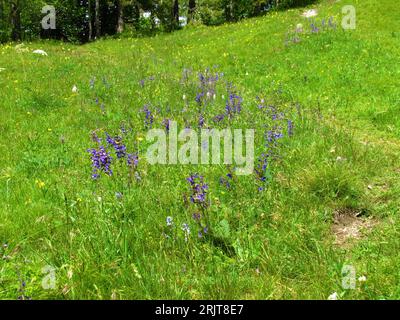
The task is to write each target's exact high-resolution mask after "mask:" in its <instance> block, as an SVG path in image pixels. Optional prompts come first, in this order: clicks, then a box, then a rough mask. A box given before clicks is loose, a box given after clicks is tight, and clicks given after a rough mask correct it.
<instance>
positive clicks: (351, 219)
mask: <svg viewBox="0 0 400 320" xmlns="http://www.w3.org/2000/svg"><path fill="white" fill-rule="evenodd" d="M376 224H377V222H376V221H375V220H374V219H372V218H371V217H368V216H366V215H365V212H364V211H363V210H361V209H360V210H357V209H350V208H341V209H338V210H336V211H335V215H334V222H333V226H332V233H333V234H334V236H335V245H337V246H340V247H348V246H349V245H350V244H352V243H353V242H354V241H357V240H360V239H361V238H362V237H363V236H365V234H366V233H368V232H370V231H371V229H372V228H373V227H374V226H375V225H376Z"/></svg>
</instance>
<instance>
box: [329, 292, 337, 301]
mask: <svg viewBox="0 0 400 320" xmlns="http://www.w3.org/2000/svg"><path fill="white" fill-rule="evenodd" d="M338 299H339V296H338V294H337V292H334V293H332V294H331V295H330V296H329V297H328V300H338Z"/></svg>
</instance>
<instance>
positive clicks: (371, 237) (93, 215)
mask: <svg viewBox="0 0 400 320" xmlns="http://www.w3.org/2000/svg"><path fill="white" fill-rule="evenodd" d="M345 4H352V5H354V6H355V7H356V10H357V28H356V29H355V30H343V29H342V28H341V27H340V23H341V19H342V14H341V8H342V6H343V5H345ZM315 7H316V8H317V9H318V12H319V14H318V16H317V17H316V21H315V23H316V25H317V27H318V28H319V31H318V32H312V27H311V26H310V21H307V20H306V19H305V18H303V17H301V16H300V14H301V13H302V12H303V10H304V9H295V10H289V11H286V12H277V13H272V14H270V15H268V16H266V17H262V18H257V19H250V20H246V21H243V22H241V23H237V24H231V25H224V26H220V27H215V28H207V27H196V28H187V29H185V30H182V31H179V32H176V33H174V34H171V35H160V36H157V37H153V38H147V39H110V40H103V41H98V42H96V43H92V44H88V45H85V46H74V45H69V44H60V43H52V42H38V43H25V44H24V45H23V46H18V47H16V45H15V44H9V45H4V46H0V70H1V71H0V111H1V116H0V137H1V140H0V155H1V162H0V244H1V245H2V248H1V249H0V298H7V299H16V298H18V297H20V298H29V297H30V298H32V299H43V298H61V299H109V298H115V299H158V298H162V299H283V298H286V299H327V297H328V296H329V295H330V294H332V293H333V292H337V293H338V294H339V296H340V297H341V298H343V299H398V298H400V285H399V281H400V273H399V268H398V266H399V264H400V255H399V252H400V251H399V248H400V240H399V239H400V237H399V232H400V228H399V226H400V225H399V222H400V218H399V205H400V179H399V178H400V161H399V156H400V90H399V88H400V46H399V42H400V31H399V28H398V27H399V21H400V19H399V18H400V10H399V9H400V4H399V3H397V2H396V1H393V0H381V1H373V0H363V1H339V2H333V1H321V3H320V4H319V5H317V6H315ZM330 17H333V20H331V22H332V24H331V25H330V24H328V21H329V18H330ZM323 19H325V21H324V22H325V27H323V26H322V23H323ZM299 23H302V24H303V29H304V30H303V32H302V33H300V34H295V32H294V30H295V29H296V25H297V24H299ZM333 23H336V27H334V26H333ZM314 31H316V30H314ZM297 37H298V38H297ZM35 49H43V50H45V51H46V52H47V53H48V56H40V55H35V54H32V51H33V50H35ZM1 68H3V69H1ZM206 68H210V71H209V73H213V74H215V73H216V72H218V73H219V75H220V76H221V74H220V73H223V76H221V80H218V81H217V84H216V97H215V99H213V98H211V99H209V101H208V100H207V106H206V107H204V106H202V107H200V109H201V110H199V106H198V104H197V103H196V101H195V98H196V95H197V93H198V90H199V88H198V73H199V72H202V73H203V74H204V72H205V69H206ZM227 83H232V84H233V85H234V86H235V92H236V93H237V94H238V95H239V96H240V97H241V98H242V99H243V103H242V111H241V113H240V114H236V115H235V116H234V117H232V119H228V120H227V119H225V120H223V121H221V123H216V122H215V121H213V118H214V117H215V116H216V115H218V114H221V113H223V112H224V110H225V105H226V99H227V98H228V96H229V92H227V90H226V85H227ZM73 86H76V87H77V89H78V91H77V92H72V88H73ZM257 97H259V99H258V100H257ZM203 99H207V98H203ZM261 99H263V100H264V102H261V101H260V100H261ZM145 105H148V110H150V112H151V117H153V118H154V119H153V121H154V123H152V126H153V127H154V128H164V126H163V123H164V124H165V120H166V119H173V120H176V121H177V122H178V123H179V125H180V126H182V127H184V126H185V125H186V126H190V127H192V128H196V127H198V125H199V120H200V119H199V117H200V116H199V112H200V113H201V115H202V117H204V122H205V124H204V126H206V127H215V128H225V127H228V126H230V127H233V128H254V129H256V155H257V157H259V156H261V154H262V153H263V152H265V141H264V138H265V134H266V133H267V132H268V131H266V130H268V128H271V127H273V126H274V125H275V124H276V122H274V121H276V120H271V117H270V114H269V113H268V112H267V111H266V110H268V106H270V105H273V106H274V107H275V109H274V110H275V111H276V112H278V111H279V112H283V113H284V116H283V118H282V119H280V120H279V121H280V122H279V126H281V127H282V131H283V138H281V139H280V140H279V143H278V147H277V150H275V151H276V153H277V156H276V157H275V158H274V159H273V160H271V161H270V163H269V165H268V170H267V172H266V173H265V180H266V181H262V179H260V178H261V177H260V176H257V175H250V176H233V178H232V179H231V178H230V177H228V176H227V174H229V173H230V171H229V170H230V168H227V167H225V166H223V165H220V166H204V165H199V166H181V165H177V166H165V165H149V164H148V163H147V162H146V160H145V158H144V156H143V152H145V150H146V148H147V147H148V145H149V143H148V142H146V139H145V135H146V132H147V130H148V128H147V127H146V120H149V118H147V119H146V112H143V107H144V106H145ZM149 114H150V113H149V112H148V113H147V115H148V116H149ZM287 120H290V121H292V122H293V123H294V128H293V135H290V134H289V133H290V132H289V130H290V129H289V128H286V123H287ZM121 126H123V127H124V129H126V130H128V133H127V134H126V138H124V139H125V140H124V143H126V144H127V147H128V149H129V151H130V152H139V164H138V166H137V167H135V168H134V169H133V171H134V172H136V175H133V174H132V173H133V172H131V175H129V174H128V172H127V169H126V166H125V164H124V163H125V162H124V161H123V160H122V161H120V162H118V163H117V162H116V163H115V167H113V168H114V175H113V176H112V177H108V176H107V175H104V174H102V175H101V177H100V178H99V179H98V180H95V181H94V180H93V179H92V178H91V175H92V171H91V162H90V155H89V154H88V152H87V149H89V148H95V147H96V146H97V144H96V142H94V141H92V135H93V134H92V132H93V131H94V130H97V131H96V134H97V135H98V136H99V137H101V138H102V139H103V141H104V139H105V133H106V132H107V133H109V134H110V135H113V136H114V135H118V134H122V133H120V128H121ZM196 172H198V173H199V174H201V175H202V176H204V181H205V183H207V184H208V190H207V204H208V206H207V207H201V205H199V204H193V203H192V204H191V203H190V201H185V200H184V199H185V198H187V197H188V196H189V195H190V192H191V189H190V184H189V183H188V181H187V180H186V179H187V178H188V177H189V176H190V175H191V174H193V173H196ZM221 177H222V178H223V179H225V180H222V183H221V181H220V179H221ZM226 181H228V183H229V185H228V183H226ZM197 213H201V219H202V220H204V221H201V222H200V223H203V225H202V227H201V228H202V230H199V228H200V226H199V222H198V221H197V220H196V219H194V218H193V214H197ZM167 217H172V219H173V224H172V225H167V221H166V219H167ZM195 218H196V216H195ZM184 223H187V224H188V225H189V227H190V230H191V233H190V235H188V234H187V231H185V230H182V225H183V224H184ZM205 225H207V228H208V232H207V233H204V230H203V228H204V226H205ZM199 231H201V232H202V234H201V237H199V234H198V232H199ZM206 231H207V230H206ZM344 265H351V266H353V267H354V268H355V270H356V278H357V279H358V278H359V277H362V276H365V277H366V281H358V280H357V281H356V288H355V289H354V290H351V289H344V288H343V287H342V280H343V276H342V274H341V272H342V268H343V266H344ZM46 266H50V267H51V268H54V272H55V280H56V282H55V287H54V288H53V289H48V290H46V289H44V288H43V286H42V281H43V279H45V280H46V279H47V280H48V279H49V278H48V276H49V275H50V273H51V272H50V273H49V271H48V270H49V269H45V270H44V269H43V268H45V267H46ZM46 276H47V278H44V277H46ZM49 283H50V284H51V281H50V282H49ZM49 283H47V284H49ZM45 287H46V285H45Z"/></svg>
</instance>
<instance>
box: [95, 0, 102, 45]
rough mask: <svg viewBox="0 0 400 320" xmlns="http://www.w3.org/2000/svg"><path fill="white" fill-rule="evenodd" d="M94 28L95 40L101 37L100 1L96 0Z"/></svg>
mask: <svg viewBox="0 0 400 320" xmlns="http://www.w3.org/2000/svg"><path fill="white" fill-rule="evenodd" d="M94 24H95V27H96V38H100V36H101V25H100V0H96V7H95V22H94Z"/></svg>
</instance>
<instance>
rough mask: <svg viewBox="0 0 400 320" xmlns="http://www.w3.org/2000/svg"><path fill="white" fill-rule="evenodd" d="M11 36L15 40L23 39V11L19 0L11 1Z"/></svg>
mask: <svg viewBox="0 0 400 320" xmlns="http://www.w3.org/2000/svg"><path fill="white" fill-rule="evenodd" d="M11 26H12V32H11V38H12V40H13V41H18V40H21V13H20V7H19V0H14V1H13V2H11Z"/></svg>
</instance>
